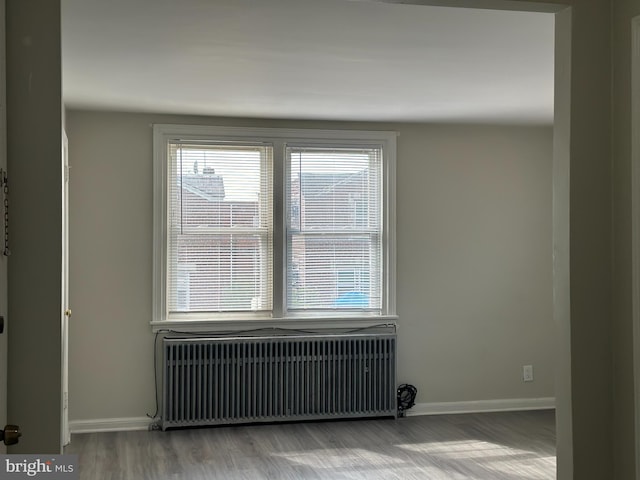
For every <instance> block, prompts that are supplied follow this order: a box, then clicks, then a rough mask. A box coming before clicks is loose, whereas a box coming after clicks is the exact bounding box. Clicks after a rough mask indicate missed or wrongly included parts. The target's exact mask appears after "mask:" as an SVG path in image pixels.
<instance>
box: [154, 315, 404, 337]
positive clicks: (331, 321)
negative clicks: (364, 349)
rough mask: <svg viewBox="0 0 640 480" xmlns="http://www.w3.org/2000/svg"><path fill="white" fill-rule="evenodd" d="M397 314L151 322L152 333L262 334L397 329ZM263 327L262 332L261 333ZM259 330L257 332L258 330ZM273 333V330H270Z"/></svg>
mask: <svg viewBox="0 0 640 480" xmlns="http://www.w3.org/2000/svg"><path fill="white" fill-rule="evenodd" d="M397 320H398V316H397V315H377V316H342V317H317V316H316V317H311V316H309V317H287V318H264V319H258V318H253V319H244V320H243V319H238V318H237V317H235V318H226V319H224V318H221V319H216V320H163V321H153V322H151V328H152V331H153V333H202V334H206V333H211V334H216V333H226V334H228V333H234V332H237V333H238V334H241V333H249V332H252V331H255V332H256V333H265V332H269V330H283V331H284V330H291V332H292V333H295V332H296V330H298V331H304V332H305V333H307V332H311V331H313V330H326V329H331V330H354V329H361V328H369V327H376V326H380V327H389V328H394V329H396V328H397ZM262 330H264V332H261V331H262ZM259 331H260V332H259ZM271 333H273V332H271Z"/></svg>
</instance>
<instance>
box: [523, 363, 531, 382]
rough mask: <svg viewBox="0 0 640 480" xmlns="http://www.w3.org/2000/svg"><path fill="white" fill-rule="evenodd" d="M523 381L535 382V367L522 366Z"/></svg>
mask: <svg viewBox="0 0 640 480" xmlns="http://www.w3.org/2000/svg"><path fill="white" fill-rule="evenodd" d="M522 381H523V382H533V365H523V366H522Z"/></svg>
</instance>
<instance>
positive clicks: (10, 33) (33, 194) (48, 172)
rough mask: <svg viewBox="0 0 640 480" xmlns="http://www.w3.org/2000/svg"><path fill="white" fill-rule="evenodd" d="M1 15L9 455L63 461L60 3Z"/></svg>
mask: <svg viewBox="0 0 640 480" xmlns="http://www.w3.org/2000/svg"><path fill="white" fill-rule="evenodd" d="M6 7H7V10H6V18H7V147H8V171H9V172H10V173H9V178H10V179H9V182H10V187H11V192H10V194H11V199H10V202H11V203H10V222H11V225H10V238H11V252H12V255H11V257H10V259H9V322H11V323H10V326H9V334H10V342H9V375H8V388H9V390H8V405H7V407H8V418H9V419H10V421H11V422H12V423H16V424H18V425H20V426H21V427H22V432H23V437H22V439H21V440H20V443H19V444H18V445H16V446H15V447H12V448H10V453H41V454H42V453H59V452H60V412H61V408H60V407H61V394H60V384H61V383H60V382H61V375H60V372H61V369H60V340H61V338H60V318H61V308H62V307H61V288H62V285H61V265H62V240H61V225H62V223H61V218H62V217H61V215H62V201H61V198H62V168H61V151H62V141H61V131H62V120H61V118H62V117H61V114H62V112H61V111H62V89H61V65H60V21H59V19H60V5H59V2H54V1H49V0H26V1H25V0H8V1H7V3H6ZM34 12H38V14H37V15H34Z"/></svg>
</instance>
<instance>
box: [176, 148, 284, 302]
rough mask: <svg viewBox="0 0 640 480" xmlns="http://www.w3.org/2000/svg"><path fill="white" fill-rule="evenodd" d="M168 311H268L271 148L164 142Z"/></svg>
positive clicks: (271, 248)
mask: <svg viewBox="0 0 640 480" xmlns="http://www.w3.org/2000/svg"><path fill="white" fill-rule="evenodd" d="M169 153H170V155H169V157H170V175H169V181H170V185H169V192H168V195H169V232H168V242H169V248H168V250H169V262H168V270H169V277H168V281H167V287H168V288H167V290H168V300H167V301H168V309H169V312H221V311H245V310H246V311H249V310H270V309H271V299H272V294H271V291H272V286H271V285H272V281H273V280H272V252H273V221H272V203H271V202H272V200H271V198H272V186H271V178H272V175H271V168H272V167H271V165H272V152H271V147H267V146H247V145H207V144H195V143H191V144H184V143H180V142H176V143H173V144H170V148H169Z"/></svg>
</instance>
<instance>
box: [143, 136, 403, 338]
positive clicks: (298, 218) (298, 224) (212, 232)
mask: <svg viewBox="0 0 640 480" xmlns="http://www.w3.org/2000/svg"><path fill="white" fill-rule="evenodd" d="M394 157H395V134H394V133H392V132H362V131H326V130H288V129H264V128H259V129H255V128H230V127H206V126H182V125H156V126H154V277H153V281H154V291H153V297H154V300H153V302H154V304H153V312H154V318H153V322H152V323H153V324H154V326H157V328H163V327H164V326H172V327H173V326H175V325H176V324H179V325H194V324H200V325H207V324H217V323H218V322H225V323H227V322H229V321H233V320H236V321H238V322H242V321H247V320H268V319H272V320H274V321H276V322H277V321H285V320H290V319H297V320H300V321H304V320H307V319H318V318H320V319H322V318H327V319H338V318H351V319H354V320H357V319H358V318H367V319H371V318H378V317H380V318H382V317H390V316H393V315H394V314H395V311H394V306H395V302H394V289H395V272H394V264H395V253H394V244H395V232H394V226H395V222H394V184H393V182H394V179H395V165H394Z"/></svg>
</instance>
